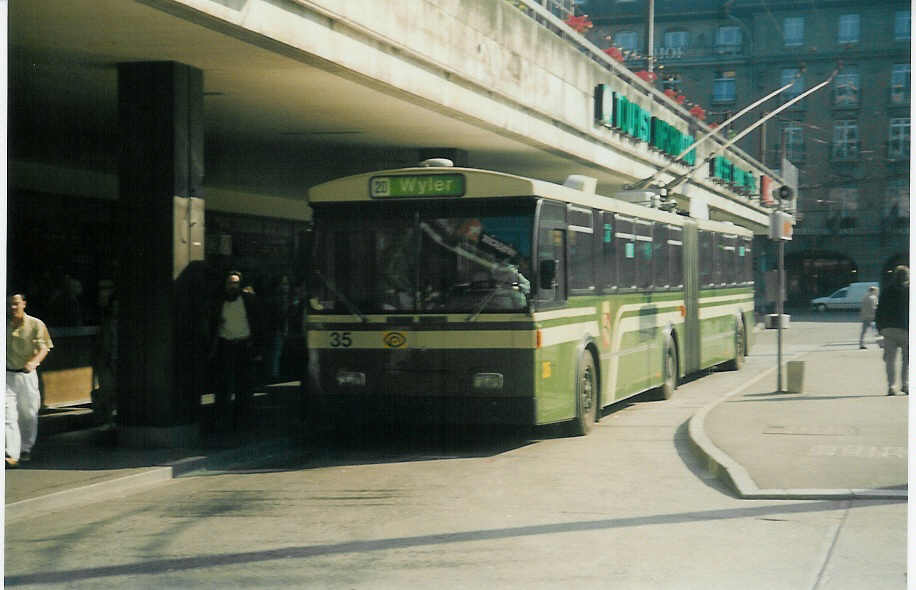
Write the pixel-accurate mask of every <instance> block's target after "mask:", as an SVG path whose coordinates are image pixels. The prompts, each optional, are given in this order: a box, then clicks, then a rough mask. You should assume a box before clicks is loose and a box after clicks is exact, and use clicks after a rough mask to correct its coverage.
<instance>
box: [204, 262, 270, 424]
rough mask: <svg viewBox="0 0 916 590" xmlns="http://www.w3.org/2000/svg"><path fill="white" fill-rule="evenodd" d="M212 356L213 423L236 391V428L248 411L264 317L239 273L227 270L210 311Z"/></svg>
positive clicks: (221, 417)
mask: <svg viewBox="0 0 916 590" xmlns="http://www.w3.org/2000/svg"><path fill="white" fill-rule="evenodd" d="M211 330H212V342H213V346H212V348H211V353H210V355H211V358H213V359H214V369H215V370H216V371H217V376H216V381H217V387H216V392H215V394H216V414H217V416H216V423H217V424H220V423H221V421H222V420H223V419H224V418H225V417H226V413H227V412H226V410H227V406H228V405H229V399H230V396H232V395H233V394H234V395H235V404H234V405H233V411H232V423H233V427H234V428H236V429H237V428H238V427H239V426H240V423H241V421H242V420H244V419H245V417H246V414H247V413H248V411H249V405H250V401H251V395H252V390H253V389H254V385H255V371H256V367H257V363H258V362H260V360H261V349H262V348H261V347H262V345H263V342H264V339H263V334H264V320H263V318H262V314H261V310H260V307H259V304H258V301H257V297H256V296H255V294H254V292H252V291H251V290H248V289H245V290H243V289H242V273H240V272H238V271H229V273H228V274H227V275H226V281H225V284H224V289H223V295H222V297H220V298H219V299H218V300H217V301H216V304H215V305H214V308H213V311H212V329H211Z"/></svg>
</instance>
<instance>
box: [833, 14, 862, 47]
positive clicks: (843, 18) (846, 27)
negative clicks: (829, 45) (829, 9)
mask: <svg viewBox="0 0 916 590" xmlns="http://www.w3.org/2000/svg"><path fill="white" fill-rule="evenodd" d="M858 42H859V15H858V14H843V15H840V22H839V29H838V31H837V43H839V44H841V45H847V44H849V43H858Z"/></svg>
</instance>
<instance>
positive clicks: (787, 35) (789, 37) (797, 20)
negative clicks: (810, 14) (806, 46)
mask: <svg viewBox="0 0 916 590" xmlns="http://www.w3.org/2000/svg"><path fill="white" fill-rule="evenodd" d="M782 38H783V42H784V43H785V44H786V47H796V46H798V45H801V44H802V43H804V41H805V17H803V16H787V17H786V18H784V19H782Z"/></svg>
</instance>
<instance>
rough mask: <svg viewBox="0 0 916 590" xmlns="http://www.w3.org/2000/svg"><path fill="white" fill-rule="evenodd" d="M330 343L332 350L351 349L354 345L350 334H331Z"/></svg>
mask: <svg viewBox="0 0 916 590" xmlns="http://www.w3.org/2000/svg"><path fill="white" fill-rule="evenodd" d="M330 341H331V342H330V344H331V348H350V346H352V345H353V340H352V338H351V337H350V332H331V336H330Z"/></svg>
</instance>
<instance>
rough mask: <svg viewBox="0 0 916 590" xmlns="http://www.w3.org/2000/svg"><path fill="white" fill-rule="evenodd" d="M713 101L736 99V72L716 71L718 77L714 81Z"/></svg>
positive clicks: (731, 100) (732, 100)
mask: <svg viewBox="0 0 916 590" xmlns="http://www.w3.org/2000/svg"><path fill="white" fill-rule="evenodd" d="M712 101H713V102H734V101H735V73H734V72H716V77H715V78H714V79H713V81H712Z"/></svg>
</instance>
